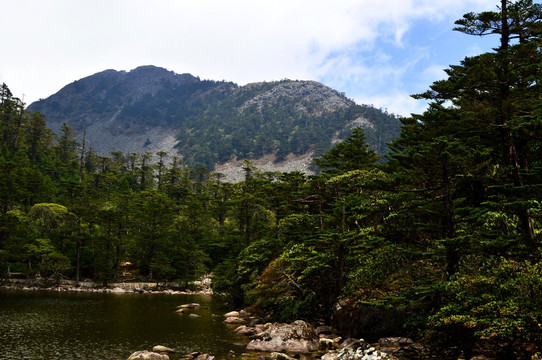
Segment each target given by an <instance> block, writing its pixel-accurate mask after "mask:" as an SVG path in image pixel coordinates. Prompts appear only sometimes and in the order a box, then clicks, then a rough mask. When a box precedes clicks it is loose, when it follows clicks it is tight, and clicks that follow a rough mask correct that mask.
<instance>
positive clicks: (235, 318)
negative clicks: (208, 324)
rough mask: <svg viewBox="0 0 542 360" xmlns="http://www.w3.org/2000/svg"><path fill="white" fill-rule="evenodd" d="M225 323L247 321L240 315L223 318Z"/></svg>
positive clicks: (244, 322) (242, 322)
mask: <svg viewBox="0 0 542 360" xmlns="http://www.w3.org/2000/svg"><path fill="white" fill-rule="evenodd" d="M224 323H225V324H246V323H247V321H246V320H245V319H241V318H240V317H235V316H230V317H228V318H226V320H224Z"/></svg>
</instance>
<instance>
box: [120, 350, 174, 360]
mask: <svg viewBox="0 0 542 360" xmlns="http://www.w3.org/2000/svg"><path fill="white" fill-rule="evenodd" d="M128 360H169V356H167V355H161V354H157V353H155V352H150V351H147V350H143V351H136V352H135V353H133V354H132V355H130V357H129V358H128Z"/></svg>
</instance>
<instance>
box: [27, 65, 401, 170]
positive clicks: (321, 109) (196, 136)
mask: <svg viewBox="0 0 542 360" xmlns="http://www.w3.org/2000/svg"><path fill="white" fill-rule="evenodd" d="M28 110H30V111H39V112H42V113H44V114H45V115H46V116H47V123H48V126H49V127H50V128H52V129H53V130H55V131H57V130H58V129H59V127H60V126H61V125H62V123H66V124H67V125H68V126H70V127H72V128H73V129H74V131H75V132H76V133H77V134H79V136H81V134H82V130H83V128H85V129H86V141H87V143H88V144H90V146H92V148H93V149H94V150H95V151H96V152H97V153H99V154H102V155H109V154H110V153H111V152H113V151H119V152H122V153H143V152H150V153H152V154H155V153H156V152H158V151H165V152H166V153H167V154H168V155H169V156H179V157H181V158H182V159H183V160H184V162H185V163H186V164H187V165H190V166H204V167H207V168H209V169H214V168H215V167H216V168H220V169H222V170H224V171H226V172H227V168H228V166H232V167H235V164H236V161H239V160H243V159H250V160H254V162H255V163H262V161H263V162H264V163H266V164H270V166H269V169H271V170H273V169H274V167H273V166H275V168H277V169H278V170H281V168H280V164H283V165H284V166H286V167H287V168H288V169H290V170H291V167H289V166H288V162H289V161H290V162H291V160H292V159H296V162H294V163H296V164H297V163H298V162H299V160H300V159H304V160H303V161H301V162H302V165H296V166H294V168H293V170H295V169H298V170H301V171H306V172H310V164H311V163H312V159H313V158H314V157H315V156H317V155H318V154H321V153H322V152H324V151H326V150H327V149H329V148H330V147H331V146H332V145H333V144H334V143H335V142H337V141H340V140H341V139H343V138H345V137H346V136H347V135H348V134H349V132H350V131H351V130H352V129H353V128H355V127H359V126H361V127H363V128H364V130H365V132H366V138H367V141H368V143H369V144H370V146H371V147H372V148H374V149H375V150H376V151H377V152H378V153H379V154H385V153H387V151H388V149H387V146H386V143H388V142H390V141H391V140H393V139H394V138H395V137H396V136H397V135H398V133H399V128H400V125H399V121H398V119H397V117H396V116H394V115H392V114H388V113H386V112H383V111H381V110H379V109H376V108H374V107H372V106H369V105H358V104H356V103H354V102H353V101H352V100H350V99H348V98H346V97H345V96H344V95H343V94H341V93H339V92H337V91H336V90H333V89H331V88H329V87H327V86H325V85H323V84H321V83H318V82H316V81H299V80H282V81H276V82H260V83H252V84H247V85H245V86H238V85H237V84H235V83H232V82H226V81H213V80H201V79H200V78H199V77H195V76H193V75H191V74H177V73H175V72H173V71H169V70H166V69H164V68H160V67H156V66H152V65H148V66H141V67H138V68H136V69H133V70H131V71H129V72H126V71H116V70H105V71H102V72H99V73H97V74H94V75H91V76H88V77H85V78H83V79H80V80H77V81H74V82H73V83H71V84H68V85H66V86H65V87H63V88H62V89H61V90H60V91H58V92H57V93H56V94H54V95H51V96H49V97H48V98H46V99H42V100H40V101H37V102H34V103H32V104H30V106H29V107H28ZM258 159H259V160H260V161H259V160H258Z"/></svg>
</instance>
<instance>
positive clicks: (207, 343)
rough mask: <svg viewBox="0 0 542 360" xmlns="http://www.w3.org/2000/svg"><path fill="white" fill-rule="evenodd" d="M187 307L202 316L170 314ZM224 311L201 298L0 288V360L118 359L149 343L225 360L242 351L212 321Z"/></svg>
mask: <svg viewBox="0 0 542 360" xmlns="http://www.w3.org/2000/svg"><path fill="white" fill-rule="evenodd" d="M192 302H197V303H200V304H201V308H199V309H196V310H191V312H192V313H196V314H198V315H200V317H198V318H193V317H190V316H188V314H177V313H175V310H176V308H177V305H181V304H185V303H192ZM228 310H229V309H227V308H226V307H225V306H224V305H223V304H222V303H221V302H219V301H217V300H214V299H213V298H211V297H209V296H204V295H169V294H121V295H118V294H104V293H67V292H63V293H59V292H50V291H3V290H0V358H2V359H3V360H20V359H29V360H30V359H32V360H51V359H81V360H94V359H95V360H107V359H114V360H116V359H127V358H128V357H129V356H130V354H132V353H133V352H135V351H138V350H152V347H153V346H155V345H164V346H167V347H171V348H174V349H177V350H178V351H179V355H180V354H187V353H190V352H194V351H198V352H202V353H209V354H212V355H215V356H216V357H217V358H218V359H220V358H225V357H227V356H228V353H229V352H230V351H234V352H235V353H237V354H240V353H241V352H243V350H244V348H245V347H244V346H242V345H241V344H240V343H243V342H245V339H243V338H240V337H237V336H235V335H234V334H233V333H232V331H231V327H230V328H228V327H227V326H226V325H225V324H224V323H223V320H224V318H223V317H217V316H213V315H219V314H220V315H221V314H223V313H224V312H226V311H228ZM170 357H171V358H172V359H175V358H176V356H175V355H173V356H170Z"/></svg>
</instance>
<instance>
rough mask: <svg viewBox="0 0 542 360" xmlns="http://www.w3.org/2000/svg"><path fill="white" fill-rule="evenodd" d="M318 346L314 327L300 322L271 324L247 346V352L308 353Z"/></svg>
mask: <svg viewBox="0 0 542 360" xmlns="http://www.w3.org/2000/svg"><path fill="white" fill-rule="evenodd" d="M319 346H320V343H319V338H318V335H316V331H315V329H314V327H313V326H312V325H310V324H308V323H306V322H304V321H302V320H297V321H294V322H293V323H292V324H290V325H288V324H272V325H271V326H269V327H268V328H267V329H266V330H265V331H264V332H263V333H261V334H259V335H258V336H257V338H256V339H254V340H252V341H251V342H250V343H249V344H248V345H247V351H262V352H287V353H309V352H312V351H316V350H318V348H319Z"/></svg>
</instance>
